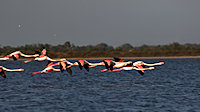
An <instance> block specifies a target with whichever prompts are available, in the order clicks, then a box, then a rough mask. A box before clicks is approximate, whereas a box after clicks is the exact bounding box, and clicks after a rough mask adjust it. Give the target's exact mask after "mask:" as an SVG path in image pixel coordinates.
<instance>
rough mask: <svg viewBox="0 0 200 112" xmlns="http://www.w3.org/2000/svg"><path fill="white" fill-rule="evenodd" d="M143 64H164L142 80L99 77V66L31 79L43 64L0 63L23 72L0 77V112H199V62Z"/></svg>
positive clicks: (126, 74)
mask: <svg viewBox="0 0 200 112" xmlns="http://www.w3.org/2000/svg"><path fill="white" fill-rule="evenodd" d="M89 61H91V62H100V61H102V60H89ZM133 61H136V60H133ZM143 61H144V62H147V63H154V62H159V61H164V62H165V64H164V65H162V66H156V69H155V70H151V71H145V75H144V76H141V75H140V74H139V73H138V72H137V71H135V70H133V71H119V72H103V73H101V72H100V70H101V69H104V67H103V66H99V67H95V68H91V69H90V72H87V71H86V70H82V71H81V70H80V69H79V68H78V67H77V66H74V67H73V68H72V70H73V74H72V75H69V74H68V73H67V72H66V71H65V72H64V73H60V72H49V73H47V74H36V75H34V76H32V75H31V73H32V72H35V71H40V70H42V69H43V68H44V66H45V65H46V64H47V61H44V62H30V63H26V64H22V62H21V61H0V65H3V66H5V67H7V68H24V69H25V71H24V72H7V79H3V78H2V77H1V78H0V85H1V87H0V112H5V111H14V112H17V111H18V112H23V111H36V112H37V111H46V112H54V111H59V112H60V111H69V112H70V111H76V112H77V111H78V112H79V111H81V112H82V111H84V112H104V111H106V112H107V111H108V112H110V111H111V112H115V111H125V112H127V111H130V112H140V111H141V112H156V111H157V112H168V111H170V112H175V111H176V112H184V111H188V112H200V59H146V60H143Z"/></svg>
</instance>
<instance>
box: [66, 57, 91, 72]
mask: <svg viewBox="0 0 200 112" xmlns="http://www.w3.org/2000/svg"><path fill="white" fill-rule="evenodd" d="M74 65H78V66H79V68H80V69H81V70H82V69H83V67H84V68H85V69H86V70H87V71H88V72H89V68H90V67H89V62H88V61H86V60H78V61H77V62H75V63H74V64H72V65H70V67H71V66H74Z"/></svg>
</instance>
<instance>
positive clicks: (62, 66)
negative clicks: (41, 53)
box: [56, 60, 73, 74]
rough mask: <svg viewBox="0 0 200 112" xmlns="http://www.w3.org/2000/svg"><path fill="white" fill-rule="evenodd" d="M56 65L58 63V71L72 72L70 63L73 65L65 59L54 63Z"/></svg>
mask: <svg viewBox="0 0 200 112" xmlns="http://www.w3.org/2000/svg"><path fill="white" fill-rule="evenodd" d="M56 65H60V71H61V72H63V71H64V70H66V71H67V72H68V73H69V74H72V69H71V65H73V63H71V62H69V61H67V60H65V61H61V62H58V63H56Z"/></svg>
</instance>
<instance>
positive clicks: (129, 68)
mask: <svg viewBox="0 0 200 112" xmlns="http://www.w3.org/2000/svg"><path fill="white" fill-rule="evenodd" d="M133 69H134V70H140V71H141V70H143V71H144V70H152V69H155V67H149V68H137V67H133V66H132V67H122V68H119V69H114V70H113V71H121V70H133Z"/></svg>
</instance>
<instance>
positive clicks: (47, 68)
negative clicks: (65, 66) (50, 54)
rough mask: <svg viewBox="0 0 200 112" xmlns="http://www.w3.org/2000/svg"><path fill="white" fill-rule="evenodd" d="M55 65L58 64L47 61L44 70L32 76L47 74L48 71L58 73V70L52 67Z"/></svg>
mask: <svg viewBox="0 0 200 112" xmlns="http://www.w3.org/2000/svg"><path fill="white" fill-rule="evenodd" d="M56 65H59V64H58V63H56V64H53V62H51V61H49V62H48V64H47V65H46V67H45V69H44V70H42V71H38V72H33V73H32V75H35V74H38V73H47V72H50V71H60V69H56V68H53V66H56Z"/></svg>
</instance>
